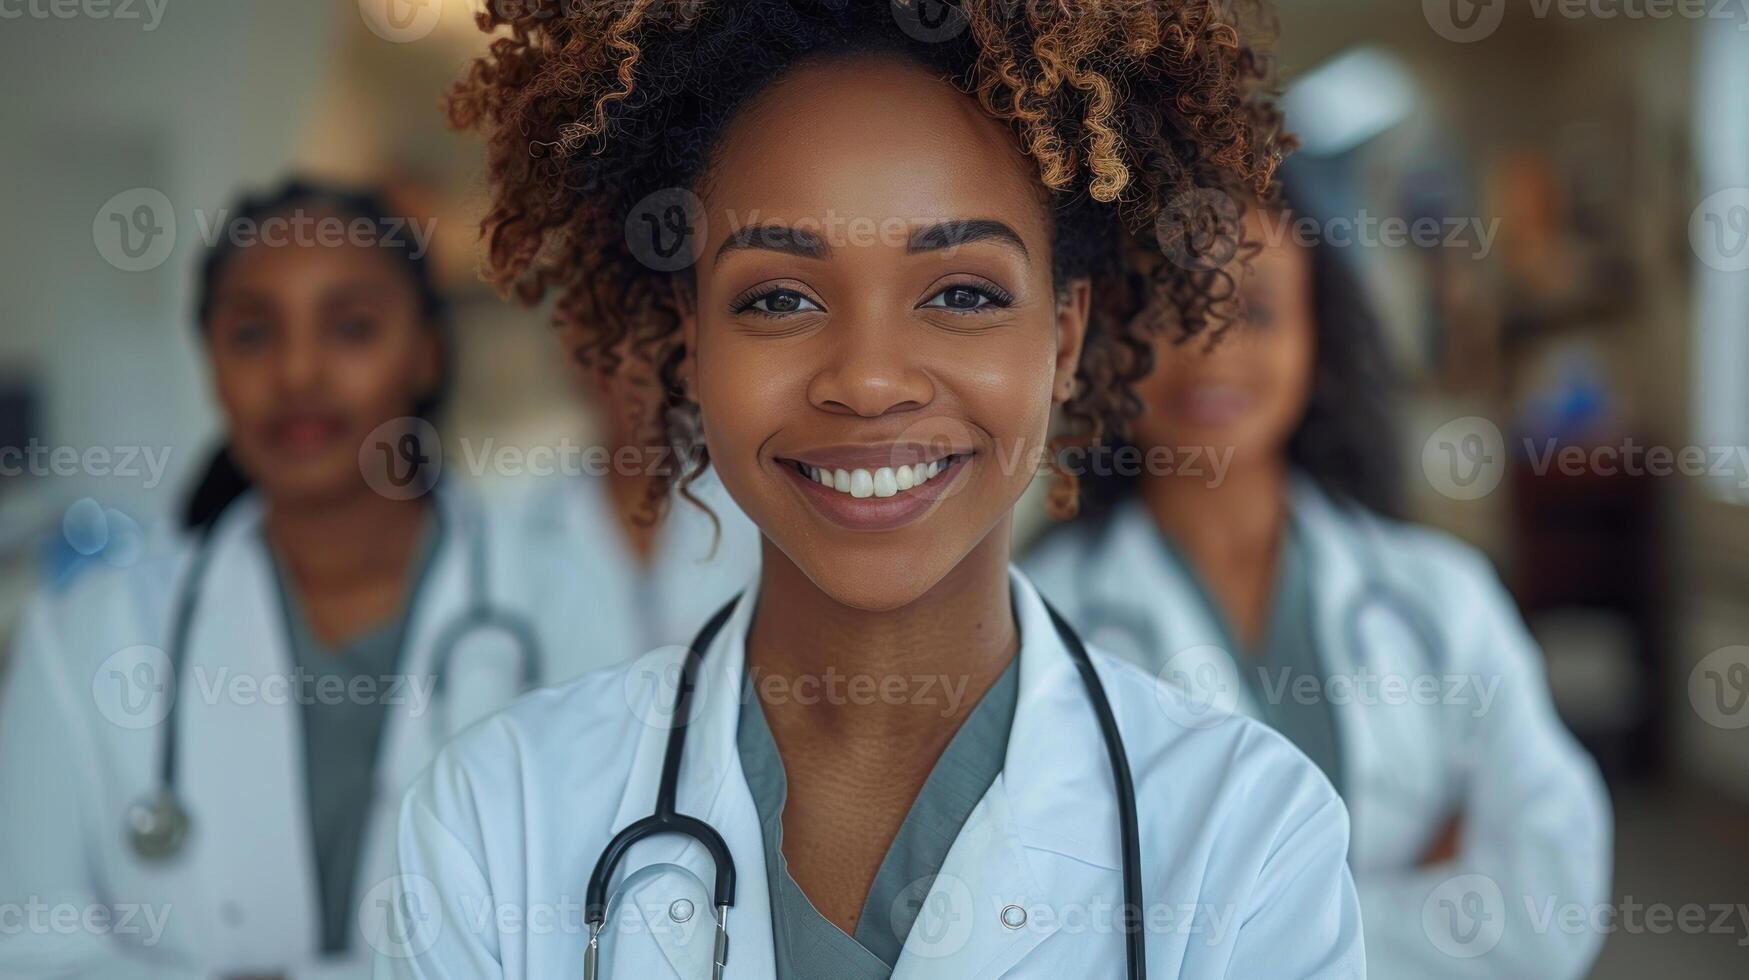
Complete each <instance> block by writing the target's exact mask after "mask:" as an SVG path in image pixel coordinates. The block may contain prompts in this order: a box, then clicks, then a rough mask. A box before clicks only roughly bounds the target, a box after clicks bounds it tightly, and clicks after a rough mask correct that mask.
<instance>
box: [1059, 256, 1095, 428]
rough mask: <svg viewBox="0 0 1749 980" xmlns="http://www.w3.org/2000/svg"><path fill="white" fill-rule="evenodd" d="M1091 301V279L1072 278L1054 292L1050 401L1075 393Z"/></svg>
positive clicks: (1067, 398)
mask: <svg viewBox="0 0 1749 980" xmlns="http://www.w3.org/2000/svg"><path fill="white" fill-rule="evenodd" d="M1092 305H1093V284H1092V282H1091V281H1090V280H1088V279H1085V278H1082V279H1073V280H1070V282H1069V284H1068V286H1067V287H1066V288H1064V289H1063V290H1061V291H1060V292H1059V293H1058V295H1057V365H1056V371H1055V374H1054V376H1053V377H1052V378H1051V401H1052V402H1054V403H1056V404H1059V405H1061V404H1062V403H1063V402H1066V401H1068V400H1069V398H1070V397H1071V396H1072V395H1073V394H1074V393H1075V370H1076V368H1078V367H1079V366H1080V365H1081V348H1082V346H1083V345H1084V344H1086V342H1087V320H1088V317H1089V315H1090V312H1091V309H1092Z"/></svg>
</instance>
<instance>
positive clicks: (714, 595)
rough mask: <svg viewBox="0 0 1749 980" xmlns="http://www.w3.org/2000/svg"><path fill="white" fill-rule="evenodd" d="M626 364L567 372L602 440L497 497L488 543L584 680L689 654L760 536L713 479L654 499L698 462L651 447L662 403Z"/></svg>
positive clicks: (746, 570) (740, 579) (635, 365)
mask: <svg viewBox="0 0 1749 980" xmlns="http://www.w3.org/2000/svg"><path fill="white" fill-rule="evenodd" d="M558 327H559V333H560V336H561V340H562V342H563V344H562V345H563V347H564V349H566V350H574V349H576V348H577V347H578V344H577V343H576V338H575V337H574V336H571V333H572V332H573V331H574V330H575V329H576V328H575V327H574V326H571V325H568V324H567V323H564V322H560V323H559V324H558ZM627 346H628V347H629V345H627ZM629 353H630V352H629V351H622V352H621V355H620V356H619V357H617V358H614V359H612V360H611V361H608V360H603V361H602V362H601V363H597V364H593V365H586V364H582V363H580V362H579V361H578V360H577V359H576V358H571V359H569V361H568V363H569V366H570V371H571V375H572V378H573V380H574V381H575V382H576V384H577V388H578V389H579V391H580V392H581V393H582V398H583V402H584V407H585V408H586V409H587V410H588V411H589V413H590V415H591V416H592V417H593V418H594V420H595V421H596V424H597V426H598V429H597V431H598V433H599V438H598V444H596V445H591V446H589V447H588V449H587V450H586V453H585V454H584V456H583V458H582V459H581V461H580V466H579V467H576V468H573V469H563V468H561V471H560V472H556V473H554V474H553V475H551V476H542V477H537V478H534V479H530V480H518V481H513V482H510V483H508V484H506V485H504V486H501V487H494V488H493V489H492V491H491V492H490V496H489V498H488V499H489V500H490V504H491V506H490V510H491V513H492V516H493V518H494V519H495V520H498V521H501V522H502V524H501V527H502V532H501V533H494V534H493V535H492V538H493V542H494V546H495V547H497V548H501V549H503V550H504V551H505V552H506V554H505V556H504V558H503V560H501V561H499V562H498V563H497V564H498V566H499V567H503V568H506V569H509V570H510V572H511V574H512V575H515V576H518V577H519V581H518V583H517V586H516V588H517V594H518V595H519V596H522V597H524V598H525V599H527V600H528V601H530V602H532V603H534V604H536V605H538V606H539V607H540V608H542V609H543V610H545V612H544V613H543V615H542V622H543V624H545V625H546V626H548V627H551V628H553V629H555V630H556V635H554V636H552V637H551V638H547V637H544V636H543V638H542V640H543V642H544V643H546V644H548V645H550V646H559V645H565V646H568V647H569V648H570V650H569V651H568V652H567V656H568V657H572V658H573V659H575V660H577V661H578V664H577V666H578V668H579V670H584V669H588V668H592V667H605V666H609V665H611V664H617V663H620V662H622V661H626V660H630V659H632V658H633V657H636V656H640V655H642V654H645V653H648V652H649V651H651V650H654V649H656V648H658V647H663V646H671V645H676V644H683V643H685V642H686V641H687V640H688V639H690V638H691V637H692V634H693V633H694V632H696V631H697V630H698V628H699V627H700V626H702V625H703V624H704V621H705V620H706V619H708V618H709V617H710V614H711V613H713V612H715V611H716V610H717V609H718V608H719V607H721V606H722V604H723V603H725V602H727V601H728V600H729V598H730V597H731V596H733V595H734V594H735V593H736V592H738V591H740V589H741V588H742V586H744V585H746V583H747V580H748V579H749V578H751V577H752V575H753V572H754V570H755V569H757V568H758V567H759V532H758V530H757V529H755V528H754V526H753V523H752V522H751V521H749V520H747V517H746V515H745V514H743V513H741V508H739V507H737V506H735V502H734V501H733V500H731V499H730V498H729V495H728V494H727V493H726V492H724V490H723V486H722V483H721V482H720V481H719V480H718V479H717V476H716V472H715V471H714V470H710V469H706V470H705V471H704V472H703V473H701V474H700V475H699V477H698V478H697V479H696V480H694V481H693V482H692V483H691V484H690V485H689V486H688V487H687V488H686V489H685V490H684V491H679V492H668V491H664V492H663V497H664V498H666V499H653V498H652V497H651V496H650V487H651V486H652V484H653V483H654V482H655V478H657V477H663V478H664V483H663V486H664V487H666V486H669V485H670V481H668V480H667V479H666V478H668V477H672V476H674V475H677V474H678V473H680V472H682V471H684V470H685V469H686V468H687V467H688V465H689V464H690V461H689V460H686V459H684V458H682V457H681V456H680V455H678V454H677V452H676V450H675V448H674V447H670V446H666V445H660V444H658V441H657V440H651V439H650V438H648V436H647V435H646V433H648V432H650V431H651V429H652V426H653V425H654V424H655V418H656V414H657V413H658V412H660V411H661V410H662V403H663V392H662V389H661V388H660V386H659V382H658V380H657V378H656V376H655V374H654V373H653V372H651V371H650V370H649V369H648V367H647V364H646V362H645V360H644V359H642V358H640V357H635V356H627V355H628V354H629ZM522 578H526V581H520V579H522ZM584 638H587V642H583V640H584ZM585 658H587V660H588V662H587V663H583V662H582V661H583V660H584V659H585ZM560 679H561V678H554V679H553V680H555V681H557V680H560Z"/></svg>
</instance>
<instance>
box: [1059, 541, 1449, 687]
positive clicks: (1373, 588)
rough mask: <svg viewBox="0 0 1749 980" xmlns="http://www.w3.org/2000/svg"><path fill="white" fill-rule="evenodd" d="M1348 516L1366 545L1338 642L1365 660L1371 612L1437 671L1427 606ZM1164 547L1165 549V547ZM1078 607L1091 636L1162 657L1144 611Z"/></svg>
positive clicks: (1088, 602) (1438, 657)
mask: <svg viewBox="0 0 1749 980" xmlns="http://www.w3.org/2000/svg"><path fill="white" fill-rule="evenodd" d="M1352 516H1353V519H1354V520H1355V522H1356V523H1358V524H1361V525H1364V526H1365V530H1364V531H1362V536H1363V537H1365V538H1366V541H1365V543H1364V544H1363V545H1362V548H1363V550H1364V551H1365V554H1364V555H1363V556H1361V557H1360V558H1359V560H1358V564H1359V565H1360V575H1361V583H1360V587H1359V589H1358V590H1356V592H1355V593H1354V595H1353V596H1351V597H1350V598H1349V599H1348V601H1347V602H1345V603H1344V604H1343V607H1342V611H1341V612H1340V613H1339V614H1338V622H1340V623H1341V624H1342V641H1343V643H1344V644H1346V648H1347V651H1348V654H1349V656H1350V657H1352V658H1353V659H1354V660H1355V661H1357V662H1360V663H1364V662H1365V661H1366V659H1367V656H1366V650H1367V647H1368V644H1367V642H1366V636H1365V626H1366V619H1367V617H1368V614H1369V613H1372V612H1378V613H1382V614H1384V615H1386V616H1388V617H1390V618H1392V619H1395V620H1396V621H1397V622H1398V623H1400V624H1401V625H1402V626H1404V627H1405V628H1407V629H1408V631H1409V633H1410V634H1411V635H1412V636H1413V637H1414V641H1415V644H1416V646H1417V647H1418V648H1419V649H1420V651H1421V653H1422V654H1423V655H1424V657H1425V659H1426V661H1427V664H1428V668H1429V669H1430V670H1436V669H1439V665H1441V664H1444V663H1445V662H1446V654H1445V641H1444V639H1443V638H1442V636H1441V634H1440V631H1439V624H1438V622H1437V621H1436V620H1435V619H1434V617H1433V615H1432V614H1431V613H1430V612H1428V610H1427V607H1426V604H1425V603H1423V602H1421V601H1420V600H1419V599H1418V598H1416V597H1415V596H1413V595H1411V594H1410V593H1409V591H1408V590H1407V589H1405V588H1403V587H1402V586H1400V585H1397V584H1395V583H1394V582H1392V581H1391V580H1390V578H1389V577H1388V576H1387V575H1386V574H1385V572H1384V571H1383V569H1384V567H1385V559H1384V549H1383V547H1381V545H1380V544H1379V530H1378V528H1377V527H1375V526H1374V524H1373V519H1372V518H1371V517H1369V516H1368V515H1366V514H1361V513H1355V514H1353V515H1352ZM1116 527H1117V521H1115V520H1111V521H1109V522H1108V523H1107V524H1106V526H1105V527H1104V528H1102V529H1101V530H1100V532H1099V538H1098V540H1097V541H1096V542H1095V544H1094V546H1093V547H1092V548H1089V549H1088V550H1087V551H1086V552H1084V553H1083V554H1082V557H1081V560H1080V563H1079V572H1078V574H1077V575H1076V578H1077V579H1078V580H1079V581H1083V582H1085V581H1088V580H1089V577H1090V576H1091V575H1092V573H1093V571H1094V567H1093V566H1094V563H1095V562H1096V561H1097V560H1098V557H1099V556H1100V555H1103V554H1105V552H1106V547H1107V544H1108V543H1109V541H1110V538H1111V536H1112V535H1114V534H1115V533H1116ZM1156 533H1158V532H1156ZM1162 547H1166V545H1165V543H1163V544H1162ZM1166 550H1167V552H1168V555H1169V560H1170V561H1171V562H1172V563H1173V564H1174V565H1177V566H1179V567H1180V568H1181V569H1183V571H1184V573H1185V574H1187V575H1194V571H1193V570H1192V569H1191V567H1190V563H1189V562H1188V561H1186V560H1185V559H1183V558H1182V557H1181V556H1179V555H1178V554H1177V553H1176V552H1175V551H1174V550H1173V549H1171V548H1170V547H1166ZM1079 609H1080V615H1079V616H1078V617H1077V618H1078V619H1080V621H1081V623H1082V624H1083V625H1086V624H1089V623H1092V624H1096V625H1095V626H1092V627H1089V631H1090V632H1097V631H1100V630H1108V629H1109V630H1112V631H1114V632H1116V633H1117V634H1118V635H1119V636H1122V637H1124V638H1125V639H1126V640H1127V641H1129V642H1131V643H1134V644H1136V645H1137V647H1138V649H1139V650H1140V651H1143V652H1146V651H1159V652H1162V653H1163V652H1165V650H1166V637H1165V635H1164V634H1163V633H1162V632H1161V630H1160V627H1159V623H1158V621H1157V619H1156V616H1155V614H1153V613H1152V612H1150V611H1148V610H1146V609H1143V608H1141V607H1139V606H1135V605H1131V604H1128V603H1117V602H1111V601H1107V600H1104V599H1100V598H1099V597H1097V596H1087V597H1084V598H1083V599H1082V601H1081V603H1080V606H1079ZM1107 649H1109V648H1107Z"/></svg>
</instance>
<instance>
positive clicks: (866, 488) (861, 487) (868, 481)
mask: <svg viewBox="0 0 1749 980" xmlns="http://www.w3.org/2000/svg"><path fill="white" fill-rule="evenodd" d="M850 495H851V496H852V497H855V498H856V499H858V500H861V499H863V498H864V497H872V496H874V475H873V474H871V473H870V472H869V471H868V470H851V471H850Z"/></svg>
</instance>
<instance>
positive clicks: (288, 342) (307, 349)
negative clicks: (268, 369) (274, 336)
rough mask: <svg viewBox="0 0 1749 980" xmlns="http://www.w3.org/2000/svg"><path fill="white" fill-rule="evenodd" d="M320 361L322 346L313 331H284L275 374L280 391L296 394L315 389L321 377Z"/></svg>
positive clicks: (321, 358) (298, 329)
mask: <svg viewBox="0 0 1749 980" xmlns="http://www.w3.org/2000/svg"><path fill="white" fill-rule="evenodd" d="M322 361H323V353H322V345H321V343H320V341H319V339H318V338H317V336H316V331H315V330H311V329H300V328H294V329H289V330H287V331H285V336H284V340H283V342H282V343H281V345H280V348H279V364H278V371H277V372H276V373H277V374H278V376H279V378H278V380H279V384H280V387H281V389H283V390H284V391H286V392H288V393H298V392H304V391H308V390H309V389H311V388H314V387H316V386H317V383H318V380H319V379H320V378H321V376H322V371H323V364H322Z"/></svg>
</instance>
